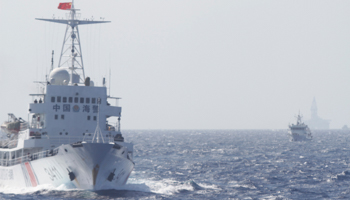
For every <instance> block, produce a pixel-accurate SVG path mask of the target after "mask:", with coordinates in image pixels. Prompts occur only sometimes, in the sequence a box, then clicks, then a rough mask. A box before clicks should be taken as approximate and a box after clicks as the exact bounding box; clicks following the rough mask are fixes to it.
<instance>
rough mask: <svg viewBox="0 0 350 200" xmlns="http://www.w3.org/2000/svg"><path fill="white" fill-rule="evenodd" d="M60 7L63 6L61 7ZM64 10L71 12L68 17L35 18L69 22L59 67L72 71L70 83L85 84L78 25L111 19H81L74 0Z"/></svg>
mask: <svg viewBox="0 0 350 200" xmlns="http://www.w3.org/2000/svg"><path fill="white" fill-rule="evenodd" d="M65 4H66V3H65ZM59 9H62V8H60V7H59ZM62 10H69V13H67V14H66V18H67V19H41V18H35V19H36V20H42V21H48V22H54V23H60V24H67V28H66V32H65V35H64V39H63V45H62V50H61V55H60V59H59V62H58V67H62V68H66V69H67V70H68V71H69V72H70V82H69V84H70V85H74V84H83V83H84V80H85V72H84V63H83V53H82V51H81V44H80V36H79V29H78V25H86V24H97V23H108V22H110V21H89V20H79V18H80V13H77V12H76V11H79V9H75V7H74V0H72V3H69V8H68V9H67V8H65V9H62Z"/></svg>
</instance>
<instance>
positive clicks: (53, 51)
mask: <svg viewBox="0 0 350 200" xmlns="http://www.w3.org/2000/svg"><path fill="white" fill-rule="evenodd" d="M53 54H54V50H52V57H51V70H50V72H51V71H52V70H53Z"/></svg>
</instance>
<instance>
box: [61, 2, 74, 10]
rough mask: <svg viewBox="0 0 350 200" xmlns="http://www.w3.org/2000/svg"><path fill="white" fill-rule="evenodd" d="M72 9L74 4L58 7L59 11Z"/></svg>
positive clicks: (62, 4) (63, 4)
mask: <svg viewBox="0 0 350 200" xmlns="http://www.w3.org/2000/svg"><path fill="white" fill-rule="evenodd" d="M71 7H72V3H70V2H69V3H60V5H58V9H61V10H68V9H71Z"/></svg>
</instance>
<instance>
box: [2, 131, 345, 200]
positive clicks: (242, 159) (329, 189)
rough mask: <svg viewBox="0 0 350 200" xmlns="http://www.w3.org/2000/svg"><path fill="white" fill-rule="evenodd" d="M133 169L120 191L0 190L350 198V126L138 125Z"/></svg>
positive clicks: (11, 191) (21, 194)
mask: <svg viewBox="0 0 350 200" xmlns="http://www.w3.org/2000/svg"><path fill="white" fill-rule="evenodd" d="M123 136H124V137H125V140H126V141H128V142H132V143H133V144H134V161H135V169H134V171H133V172H132V174H131V175H130V178H129V180H128V182H127V184H126V185H125V186H123V187H120V188H116V189H115V190H104V191H86V190H77V189H74V188H71V186H70V185H62V186H60V187H58V188H53V187H52V186H50V185H40V186H38V187H36V188H5V189H0V198H1V199H350V169H349V164H350V157H349V156H350V145H349V141H350V132H349V131H341V130H328V131H313V140H312V141H310V142H290V140H289V138H288V136H287V130H134V131H124V132H123Z"/></svg>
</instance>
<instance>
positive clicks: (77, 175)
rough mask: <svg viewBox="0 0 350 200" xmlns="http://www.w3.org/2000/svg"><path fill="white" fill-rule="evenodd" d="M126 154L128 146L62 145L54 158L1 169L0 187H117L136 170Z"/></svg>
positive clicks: (105, 144)
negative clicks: (48, 185) (47, 185)
mask: <svg viewBox="0 0 350 200" xmlns="http://www.w3.org/2000/svg"><path fill="white" fill-rule="evenodd" d="M127 152H128V151H127V148H126V147H123V146H119V145H118V146H117V148H116V146H115V145H113V144H108V143H80V144H78V145H70V144H67V145H61V146H60V147H59V148H58V152H57V154H55V155H54V156H47V157H44V158H41V159H36V160H31V161H25V162H22V163H20V164H17V165H13V166H0V187H16V188H17V187H36V186H38V185H44V184H50V185H52V186H54V187H58V186H60V185H67V186H68V187H70V188H80V189H87V190H103V189H112V188H116V187H118V186H122V185H124V184H125V183H126V181H127V179H128V177H129V175H130V173H131V171H132V170H133V168H134V163H133V162H132V161H131V160H130V158H129V157H128V155H127ZM31 159H33V158H31ZM34 159H35V158H34ZM2 165H4V164H2ZM5 165H6V164H5Z"/></svg>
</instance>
